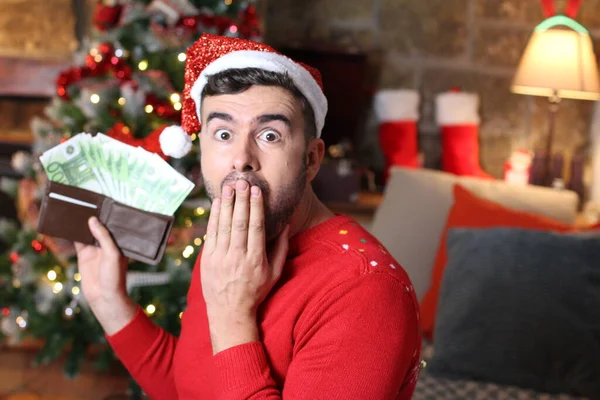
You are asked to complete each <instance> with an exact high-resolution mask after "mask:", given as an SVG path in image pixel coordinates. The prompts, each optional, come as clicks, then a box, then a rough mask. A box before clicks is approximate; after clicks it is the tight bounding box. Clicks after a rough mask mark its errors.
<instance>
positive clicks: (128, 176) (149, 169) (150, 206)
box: [40, 133, 194, 215]
mask: <svg viewBox="0 0 600 400" xmlns="http://www.w3.org/2000/svg"><path fill="white" fill-rule="evenodd" d="M40 161H41V162H42V165H43V166H44V169H45V170H46V173H47V174H48V178H49V179H50V180H51V181H56V182H60V183H64V184H67V185H71V186H76V187H80V188H83V189H88V190H92V191H94V192H96V193H100V194H104V195H106V196H109V197H111V198H112V199H113V200H115V201H118V202H120V203H123V204H126V205H129V206H132V207H135V208H139V209H141V210H144V211H150V212H156V213H160V214H165V215H173V214H174V213H175V211H176V210H177V208H179V206H180V205H181V203H183V201H184V200H185V199H186V198H187V196H188V195H189V194H190V192H191V191H192V190H193V188H194V184H193V183H192V182H190V181H189V180H188V179H187V178H185V177H184V176H183V175H181V174H180V173H179V172H177V171H176V170H175V169H174V168H173V167H171V165H169V163H167V162H166V161H165V160H163V159H162V158H160V157H159V156H158V155H156V154H154V153H150V152H148V151H146V150H144V149H142V148H140V147H134V146H130V145H127V144H125V143H122V142H120V141H118V140H115V139H112V138H110V137H108V136H106V135H103V134H97V135H95V136H92V135H89V134H86V133H81V134H79V135H76V136H74V137H72V138H71V139H69V140H67V141H66V142H64V143H61V144H60V145H58V146H56V147H54V148H52V149H50V150H48V151H46V152H45V153H44V154H42V155H41V156H40Z"/></svg>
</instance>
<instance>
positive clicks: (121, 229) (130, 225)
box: [37, 182, 174, 265]
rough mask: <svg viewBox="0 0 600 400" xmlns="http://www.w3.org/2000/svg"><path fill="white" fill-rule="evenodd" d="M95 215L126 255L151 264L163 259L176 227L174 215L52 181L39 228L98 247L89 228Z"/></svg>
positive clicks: (47, 233) (40, 230) (48, 186)
mask: <svg viewBox="0 0 600 400" xmlns="http://www.w3.org/2000/svg"><path fill="white" fill-rule="evenodd" d="M93 216H95V217H97V218H98V219H99V220H100V222H102V223H103V224H104V226H105V227H106V228H107V229H108V231H109V232H110V234H111V236H112V237H113V240H114V241H115V243H116V245H117V246H118V247H119V249H120V250H121V252H122V253H123V254H124V255H125V256H127V257H129V258H131V259H134V260H137V261H141V262H145V263H147V264H151V265H156V264H158V263H159V262H160V260H161V258H162V256H163V254H164V251H165V248H166V244H167V239H168V238H169V234H170V233H171V228H172V227H173V220H174V218H173V217H172V216H168V215H163V214H157V213H152V212H148V211H143V210H140V209H137V208H133V207H130V206H127V205H125V204H121V203H119V202H117V201H115V200H113V199H111V198H110V197H108V196H105V195H102V194H98V193H95V192H91V191H89V190H85V189H81V188H78V187H74V186H68V185H64V184H61V183H57V182H49V183H48V185H47V186H46V190H45V192H44V197H43V199H42V207H41V210H40V218H39V222H38V227H37V231H38V232H39V233H42V234H45V235H48V236H55V237H59V238H63V239H67V240H71V241H73V242H80V243H84V244H90V245H96V246H98V245H99V244H98V242H97V241H96V239H95V238H94V236H93V235H92V233H91V232H90V230H89V227H88V220H89V219H90V217H93Z"/></svg>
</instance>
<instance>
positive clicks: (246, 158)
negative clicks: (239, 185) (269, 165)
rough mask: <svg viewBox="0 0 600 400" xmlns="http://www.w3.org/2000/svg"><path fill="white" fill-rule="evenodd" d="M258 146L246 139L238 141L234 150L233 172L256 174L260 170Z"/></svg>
mask: <svg viewBox="0 0 600 400" xmlns="http://www.w3.org/2000/svg"><path fill="white" fill-rule="evenodd" d="M257 150H258V149H257V148H256V144H255V143H254V141H253V140H250V139H244V140H240V141H238V143H237V144H236V146H235V148H234V149H233V151H234V152H235V153H234V157H233V170H234V171H237V172H256V171H258V170H259V169H260V165H259V163H258V158H257V156H256V152H257Z"/></svg>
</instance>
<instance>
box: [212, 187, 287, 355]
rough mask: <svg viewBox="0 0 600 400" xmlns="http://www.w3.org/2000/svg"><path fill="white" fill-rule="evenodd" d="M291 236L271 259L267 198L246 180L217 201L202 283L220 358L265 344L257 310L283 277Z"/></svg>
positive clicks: (279, 240)
mask: <svg viewBox="0 0 600 400" xmlns="http://www.w3.org/2000/svg"><path fill="white" fill-rule="evenodd" d="M288 232H289V227H286V228H285V229H284V230H283V232H282V233H281V234H280V235H279V237H278V238H277V242H276V244H275V246H274V248H273V250H272V252H271V254H270V256H269V255H268V254H267V249H266V239H265V213H264V204H263V196H262V193H261V191H260V188H259V187H257V186H253V187H252V188H250V186H249V184H248V182H246V181H245V180H242V179H240V180H238V181H237V182H236V183H235V187H232V186H228V185H225V186H224V187H223V191H222V196H221V198H216V199H215V200H214V201H213V204H212V208H211V215H210V219H209V222H208V228H207V233H206V241H205V243H204V249H203V252H202V259H201V268H202V270H201V277H202V292H203V294H204V300H205V302H206V308H207V313H208V320H209V326H210V331H211V339H212V344H213V352H214V353H215V354H216V353H218V352H219V351H221V350H225V349H226V348H229V347H232V346H235V345H238V344H243V343H249V342H252V341H256V340H259V338H258V329H257V326H256V309H257V307H258V305H259V304H260V303H261V302H262V301H263V300H264V298H265V297H266V296H267V294H268V293H269V291H270V290H271V289H272V287H273V286H274V285H275V283H276V282H277V280H278V279H279V277H280V275H281V271H282V269H283V265H284V263H285V259H286V255H287V251H288Z"/></svg>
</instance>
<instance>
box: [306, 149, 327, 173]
mask: <svg viewBox="0 0 600 400" xmlns="http://www.w3.org/2000/svg"><path fill="white" fill-rule="evenodd" d="M324 156H325V142H324V141H323V139H320V138H315V139H311V140H310V142H309V143H308V146H307V147H306V176H307V178H308V181H309V182H312V181H313V179H315V177H316V176H317V174H318V173H319V169H320V168H321V163H322V162H323V157H324Z"/></svg>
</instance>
